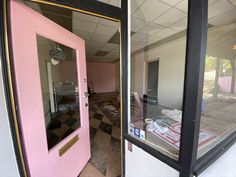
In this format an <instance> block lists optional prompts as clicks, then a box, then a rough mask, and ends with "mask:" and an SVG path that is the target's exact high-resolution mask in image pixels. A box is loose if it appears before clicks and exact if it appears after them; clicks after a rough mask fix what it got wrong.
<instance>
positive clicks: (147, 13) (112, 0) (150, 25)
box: [60, 0, 236, 62]
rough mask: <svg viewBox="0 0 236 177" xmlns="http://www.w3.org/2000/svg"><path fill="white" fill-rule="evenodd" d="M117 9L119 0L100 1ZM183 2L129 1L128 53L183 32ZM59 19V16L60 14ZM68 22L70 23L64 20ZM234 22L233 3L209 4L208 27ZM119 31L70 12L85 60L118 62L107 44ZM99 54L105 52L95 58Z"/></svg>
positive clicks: (220, 0)
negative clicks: (129, 45) (82, 44)
mask: <svg viewBox="0 0 236 177" xmlns="http://www.w3.org/2000/svg"><path fill="white" fill-rule="evenodd" d="M100 1H102V2H104V3H109V4H111V5H115V6H118V7H120V0H100ZM187 2H188V1H187V0H132V1H131V31H132V32H135V33H133V35H132V38H131V40H132V42H131V48H132V49H131V50H132V52H134V51H136V50H139V49H141V48H143V47H145V46H147V45H149V44H152V43H154V42H158V41H160V40H162V39H164V38H167V37H169V36H171V35H174V34H176V33H178V32H181V31H183V30H185V29H186V28H187V6H188V3H187ZM60 15H61V14H60ZM68 20H71V17H70V19H69V18H68ZM233 21H234V23H235V21H236V0H209V23H210V24H211V25H213V26H214V27H215V28H216V27H220V26H222V25H227V24H230V23H233ZM118 30H119V23H117V22H112V21H109V20H105V19H101V18H97V17H93V16H89V15H85V14H81V13H78V12H72V32H73V33H75V34H76V35H78V36H80V37H81V38H83V39H84V40H85V42H86V54H87V59H88V60H92V61H102V62H112V61H114V60H116V59H118V58H119V45H117V44H111V43H108V40H109V39H110V38H111V37H112V36H113V35H114V34H115V33H116V32H117V31H118ZM99 50H103V51H107V52H109V53H108V54H107V55H105V56H103V57H98V56H95V54H96V52H97V51H99Z"/></svg>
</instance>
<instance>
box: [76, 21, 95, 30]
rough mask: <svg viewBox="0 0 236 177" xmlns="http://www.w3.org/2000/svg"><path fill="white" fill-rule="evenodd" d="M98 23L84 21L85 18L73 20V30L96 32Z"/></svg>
mask: <svg viewBox="0 0 236 177" xmlns="http://www.w3.org/2000/svg"><path fill="white" fill-rule="evenodd" d="M96 26H97V25H96V23H93V22H89V21H84V20H73V31H74V30H78V31H85V32H94V31H95V29H96Z"/></svg>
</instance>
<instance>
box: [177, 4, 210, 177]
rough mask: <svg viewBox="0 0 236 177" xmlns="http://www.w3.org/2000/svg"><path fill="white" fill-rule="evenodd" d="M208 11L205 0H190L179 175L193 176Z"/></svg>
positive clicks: (198, 127) (199, 116)
mask: <svg viewBox="0 0 236 177" xmlns="http://www.w3.org/2000/svg"><path fill="white" fill-rule="evenodd" d="M207 11H208V1H207V0H198V1H196V0H189V4H188V29H187V47H186V64H185V82H184V97H183V119H182V126H181V143H180V158H179V160H180V164H181V169H180V177H192V176H193V169H194V165H195V164H196V157H197V150H198V137H199V129H200V118H201V105H202V93H203V81H204V65H205V55H206V44H207V29H208V28H207V23H208V21H207V17H208V16H207Z"/></svg>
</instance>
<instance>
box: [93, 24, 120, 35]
mask: <svg viewBox="0 0 236 177" xmlns="http://www.w3.org/2000/svg"><path fill="white" fill-rule="evenodd" d="M116 31H117V28H113V27H110V26H106V25H101V24H99V25H97V28H96V30H95V33H96V34H101V35H113V34H115V33H116Z"/></svg>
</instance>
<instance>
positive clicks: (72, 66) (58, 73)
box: [52, 60, 78, 83]
mask: <svg viewBox="0 0 236 177" xmlns="http://www.w3.org/2000/svg"><path fill="white" fill-rule="evenodd" d="M52 80H53V82H67V81H69V82H74V83H77V82H78V80H77V69H76V61H74V60H68V61H63V62H61V63H60V64H58V65H52Z"/></svg>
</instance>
